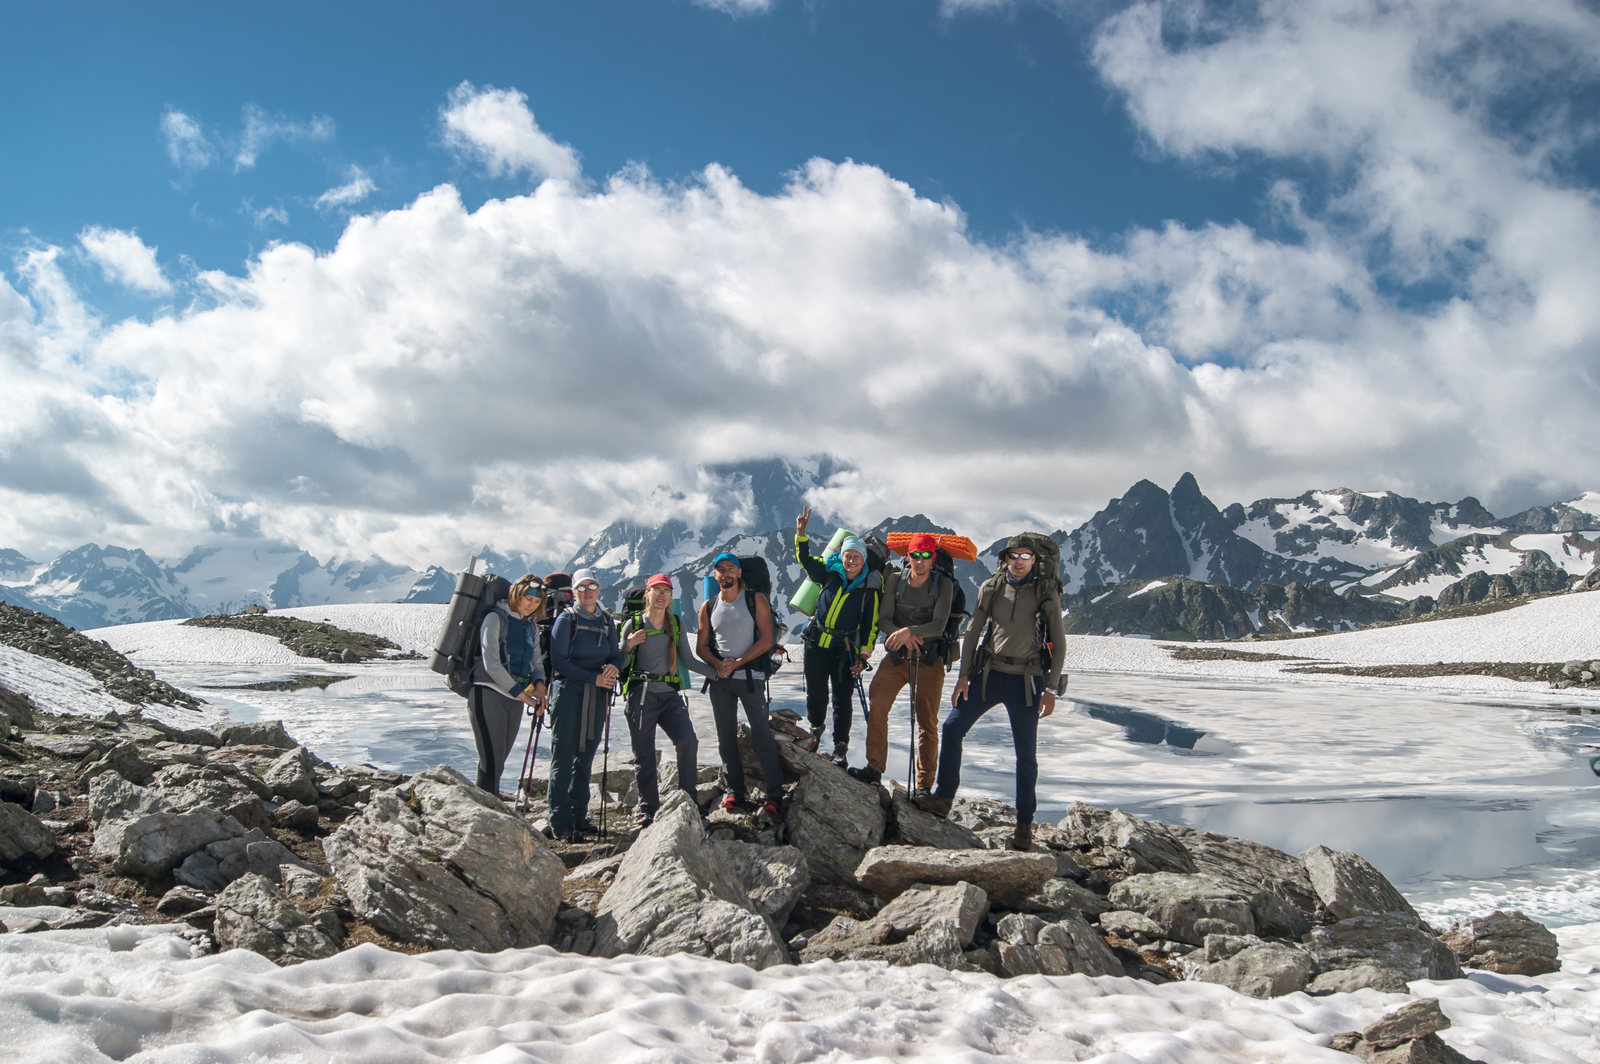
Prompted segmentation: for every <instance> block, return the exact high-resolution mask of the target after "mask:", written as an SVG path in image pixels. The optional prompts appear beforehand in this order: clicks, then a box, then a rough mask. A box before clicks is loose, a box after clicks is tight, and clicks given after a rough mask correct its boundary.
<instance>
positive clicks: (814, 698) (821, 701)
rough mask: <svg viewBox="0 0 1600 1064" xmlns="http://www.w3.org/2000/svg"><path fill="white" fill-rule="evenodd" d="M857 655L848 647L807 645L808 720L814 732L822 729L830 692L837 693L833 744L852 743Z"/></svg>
mask: <svg viewBox="0 0 1600 1064" xmlns="http://www.w3.org/2000/svg"><path fill="white" fill-rule="evenodd" d="M855 660H856V656H855V655H854V654H852V653H850V649H849V648H848V647H845V646H831V647H819V646H816V645H815V644H813V643H807V644H806V661H805V668H806V718H807V719H808V720H810V722H811V730H812V731H816V730H817V729H819V728H821V727H822V725H823V724H824V723H826V721H827V719H828V691H829V688H830V687H831V688H832V691H833V741H834V742H835V743H848V742H849V741H850V718H851V716H853V715H854V713H855V710H854V709H852V708H851V707H850V700H851V698H852V697H854V695H855V693H856V678H855V677H854V676H852V675H851V674H850V666H851V665H854V664H855Z"/></svg>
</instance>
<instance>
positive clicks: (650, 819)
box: [633, 809, 656, 831]
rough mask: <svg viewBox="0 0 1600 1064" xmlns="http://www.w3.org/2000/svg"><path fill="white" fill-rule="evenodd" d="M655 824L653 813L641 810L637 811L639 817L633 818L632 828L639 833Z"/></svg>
mask: <svg viewBox="0 0 1600 1064" xmlns="http://www.w3.org/2000/svg"><path fill="white" fill-rule="evenodd" d="M655 822H656V815H655V813H654V812H649V813H647V812H645V811H644V810H642V809H641V810H639V815H638V816H636V817H634V818H633V826H634V827H636V828H638V829H639V830H640V831H643V830H644V829H645V828H647V827H649V826H650V825H651V824H654V823H655Z"/></svg>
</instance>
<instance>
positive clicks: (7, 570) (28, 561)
mask: <svg viewBox="0 0 1600 1064" xmlns="http://www.w3.org/2000/svg"><path fill="white" fill-rule="evenodd" d="M38 571H39V563H38V562H36V561H34V560H33V559H32V558H25V557H23V555H22V553H21V552H20V551H14V550H12V549H10V548H9V547H7V548H6V549H4V550H0V583H16V584H24V583H27V582H28V581H29V580H32V579H33V574H34V573H36V572H38Z"/></svg>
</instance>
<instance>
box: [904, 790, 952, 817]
mask: <svg viewBox="0 0 1600 1064" xmlns="http://www.w3.org/2000/svg"><path fill="white" fill-rule="evenodd" d="M954 801H955V799H954V798H940V797H939V796H938V795H936V794H930V793H929V792H927V791H925V790H922V789H921V788H920V787H919V788H918V789H917V790H916V791H914V792H913V793H912V795H911V804H912V805H914V806H916V807H917V808H918V809H920V810H922V811H923V812H924V813H932V814H933V815H934V816H949V815H950V806H951V804H952V803H953V802H954Z"/></svg>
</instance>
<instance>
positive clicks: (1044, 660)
mask: <svg viewBox="0 0 1600 1064" xmlns="http://www.w3.org/2000/svg"><path fill="white" fill-rule="evenodd" d="M1010 547H1025V548H1027V549H1028V550H1031V551H1033V573H1034V577H1033V578H1034V579H1035V580H1037V581H1038V582H1039V614H1038V616H1037V617H1036V618H1035V620H1034V637H1033V639H1034V646H1035V647H1037V648H1038V650H1039V663H1040V668H1041V669H1042V671H1043V672H1044V674H1045V675H1049V673H1050V669H1051V668H1052V667H1053V666H1054V664H1055V655H1056V652H1057V648H1056V647H1055V645H1054V644H1052V643H1051V642H1050V627H1049V625H1048V624H1046V622H1045V613H1044V611H1045V609H1046V608H1047V606H1046V603H1052V602H1053V603H1054V604H1055V605H1054V607H1053V608H1054V609H1056V610H1058V611H1059V610H1060V609H1061V598H1062V593H1063V590H1064V588H1063V585H1062V583H1061V545H1060V544H1059V543H1057V542H1056V541H1055V540H1053V539H1051V538H1050V537H1049V536H1046V535H1044V534H1042V533H1039V532H1022V533H1019V534H1017V535H1015V536H1012V537H1011V539H1010V540H1009V541H1008V542H1007V543H1006V546H1005V547H1003V548H1001V553H1002V554H1003V553H1005V550H1006V549H1007V548H1010ZM1005 578H1006V567H1005V565H1004V564H1003V563H1002V564H1001V565H1000V566H999V567H998V568H996V569H995V573H994V575H993V576H991V577H990V578H989V579H987V580H985V581H984V582H983V586H982V587H981V588H979V589H978V601H979V602H980V603H981V602H985V601H988V602H993V601H994V596H995V594H996V593H998V592H999V590H1000V583H1001V581H1003V580H1004V579H1005ZM993 626H994V621H993V620H992V619H991V620H990V621H989V625H988V627H986V628H985V629H984V633H983V642H982V643H980V644H979V655H980V657H982V656H984V655H985V654H986V653H987V652H988V648H989V636H990V633H991V631H992V630H993ZM1066 679H1067V675H1066V673H1065V672H1063V673H1062V674H1061V680H1060V682H1058V683H1057V685H1056V694H1057V695H1061V694H1065V693H1066V691H1065V688H1066Z"/></svg>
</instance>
